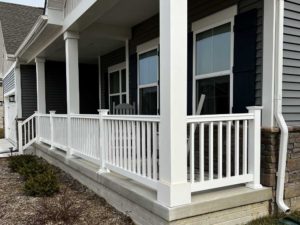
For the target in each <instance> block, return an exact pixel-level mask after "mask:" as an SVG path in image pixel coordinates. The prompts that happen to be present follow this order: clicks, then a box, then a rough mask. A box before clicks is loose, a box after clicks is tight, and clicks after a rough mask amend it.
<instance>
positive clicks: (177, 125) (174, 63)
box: [158, 0, 191, 207]
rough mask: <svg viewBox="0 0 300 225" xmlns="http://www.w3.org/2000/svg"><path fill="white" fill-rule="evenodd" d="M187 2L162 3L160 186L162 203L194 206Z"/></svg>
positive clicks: (161, 1)
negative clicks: (189, 153)
mask: <svg viewBox="0 0 300 225" xmlns="http://www.w3.org/2000/svg"><path fill="white" fill-rule="evenodd" d="M187 34H188V30H187V1H186V0H160V109H161V111H160V112H161V113H160V118H161V120H160V131H159V134H160V138H159V146H160V147H159V149H160V157H159V165H160V178H159V179H160V183H159V187H158V201H160V202H161V203H162V204H164V205H166V206H168V207H175V206H179V205H183V204H188V203H190V202H191V187H190V184H189V183H188V182H187V123H186V117H187Z"/></svg>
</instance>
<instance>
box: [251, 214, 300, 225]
mask: <svg viewBox="0 0 300 225" xmlns="http://www.w3.org/2000/svg"><path fill="white" fill-rule="evenodd" d="M289 216H290V217H292V218H295V219H297V220H299V221H300V212H293V213H291V214H290V215H289ZM284 217H286V215H285V214H277V215H273V216H267V217H263V218H260V219H257V220H254V221H252V222H250V223H248V225H276V224H279V220H280V219H282V218H284Z"/></svg>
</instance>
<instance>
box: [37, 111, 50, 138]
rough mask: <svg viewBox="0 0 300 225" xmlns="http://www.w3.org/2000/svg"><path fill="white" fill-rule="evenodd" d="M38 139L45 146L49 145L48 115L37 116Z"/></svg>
mask: <svg viewBox="0 0 300 225" xmlns="http://www.w3.org/2000/svg"><path fill="white" fill-rule="evenodd" d="M38 138H39V139H40V140H41V141H43V142H45V143H47V144H51V126H50V115H49V114H43V115H42V114H39V115H38Z"/></svg>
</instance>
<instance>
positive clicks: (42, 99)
mask: <svg viewBox="0 0 300 225" xmlns="http://www.w3.org/2000/svg"><path fill="white" fill-rule="evenodd" d="M35 65H36V89H37V111H38V112H39V113H43V114H45V113H46V92H45V59H44V58H35Z"/></svg>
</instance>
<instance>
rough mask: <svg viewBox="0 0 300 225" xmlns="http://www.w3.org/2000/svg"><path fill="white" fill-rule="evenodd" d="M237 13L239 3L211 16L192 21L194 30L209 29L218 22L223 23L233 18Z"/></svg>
mask: <svg viewBox="0 0 300 225" xmlns="http://www.w3.org/2000/svg"><path fill="white" fill-rule="evenodd" d="M236 14H237V5H234V6H231V7H229V8H227V9H224V10H222V11H219V12H216V13H214V14H212V15H210V16H207V17H204V18H202V19H200V20H198V21H196V22H194V23H192V31H193V32H194V31H198V30H200V29H205V30H208V29H210V28H212V27H215V26H217V24H218V23H221V24H223V23H224V21H226V20H231V19H232V17H234V16H235V15H236Z"/></svg>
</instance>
